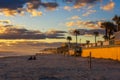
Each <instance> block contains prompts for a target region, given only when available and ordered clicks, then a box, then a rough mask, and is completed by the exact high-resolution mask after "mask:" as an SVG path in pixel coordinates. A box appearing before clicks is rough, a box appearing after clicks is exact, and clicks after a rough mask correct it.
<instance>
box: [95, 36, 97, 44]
mask: <svg viewBox="0 0 120 80" xmlns="http://www.w3.org/2000/svg"><path fill="white" fill-rule="evenodd" d="M96 37H97V36H95V46H97V43H96Z"/></svg>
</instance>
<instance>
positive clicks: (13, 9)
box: [0, 0, 58, 16]
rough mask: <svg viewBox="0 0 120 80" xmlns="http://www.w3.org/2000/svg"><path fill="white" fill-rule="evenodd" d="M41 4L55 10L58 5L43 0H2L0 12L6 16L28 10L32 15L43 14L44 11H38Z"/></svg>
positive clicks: (22, 13)
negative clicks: (42, 0)
mask: <svg viewBox="0 0 120 80" xmlns="http://www.w3.org/2000/svg"><path fill="white" fill-rule="evenodd" d="M40 6H42V7H45V9H47V10H54V9H56V8H57V7H58V3H56V2H41V0H2V1H0V13H1V14H4V15H5V16H15V15H17V14H19V15H24V12H28V13H30V14H31V15H32V16H41V14H42V12H41V11H37V10H38V9H39V8H40Z"/></svg>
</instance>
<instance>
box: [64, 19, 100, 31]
mask: <svg viewBox="0 0 120 80" xmlns="http://www.w3.org/2000/svg"><path fill="white" fill-rule="evenodd" d="M65 25H66V26H67V27H74V26H76V27H79V28H82V27H84V28H91V29H92V28H100V27H99V26H98V23H97V22H92V21H82V20H77V21H69V22H66V23H65Z"/></svg>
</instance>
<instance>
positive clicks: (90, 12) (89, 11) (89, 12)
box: [82, 10, 96, 16]
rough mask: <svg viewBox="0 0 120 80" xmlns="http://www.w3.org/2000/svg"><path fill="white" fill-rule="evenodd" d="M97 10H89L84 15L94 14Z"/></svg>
mask: <svg viewBox="0 0 120 80" xmlns="http://www.w3.org/2000/svg"><path fill="white" fill-rule="evenodd" d="M95 12H96V10H88V11H87V12H86V13H84V14H83V15H82V16H88V15H90V14H92V13H95Z"/></svg>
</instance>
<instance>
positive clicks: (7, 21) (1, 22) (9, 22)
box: [0, 20, 11, 24]
mask: <svg viewBox="0 0 120 80" xmlns="http://www.w3.org/2000/svg"><path fill="white" fill-rule="evenodd" d="M0 24H11V21H10V20H0Z"/></svg>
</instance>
